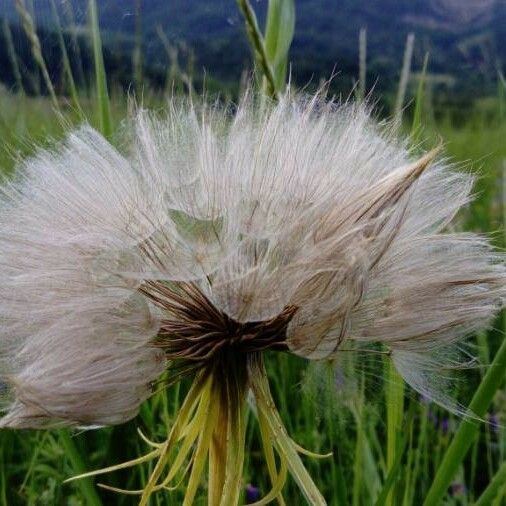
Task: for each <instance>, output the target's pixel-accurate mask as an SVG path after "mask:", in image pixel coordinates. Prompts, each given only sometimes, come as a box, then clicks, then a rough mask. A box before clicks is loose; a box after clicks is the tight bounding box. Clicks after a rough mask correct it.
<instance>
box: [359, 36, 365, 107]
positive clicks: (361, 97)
mask: <svg viewBox="0 0 506 506" xmlns="http://www.w3.org/2000/svg"><path fill="white" fill-rule="evenodd" d="M366 75H367V30H366V29H365V28H361V29H360V32H359V36H358V99H359V100H360V101H363V100H364V98H365V80H366Z"/></svg>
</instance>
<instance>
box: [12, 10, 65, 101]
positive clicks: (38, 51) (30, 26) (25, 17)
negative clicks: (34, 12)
mask: <svg viewBox="0 0 506 506" xmlns="http://www.w3.org/2000/svg"><path fill="white" fill-rule="evenodd" d="M16 10H17V11H18V14H19V17H20V18H21V24H22V25H23V30H24V31H25V34H26V36H27V37H28V40H29V41H30V46H31V50H32V55H33V59H34V60H35V62H36V63H37V65H38V66H39V68H40V70H41V72H42V77H43V78H44V82H45V84H46V88H47V91H48V93H49V96H50V97H51V101H52V102H53V106H54V108H55V109H56V110H57V111H60V105H59V104H58V99H57V98H56V93H55V91H54V86H53V83H52V82H51V78H50V77H49V71H48V70H47V66H46V62H45V61H44V57H43V56H42V48H41V45H40V40H39V36H38V35H37V31H36V30H35V24H34V22H33V18H32V16H31V15H30V13H29V12H28V9H27V8H26V5H25V2H24V0H16Z"/></svg>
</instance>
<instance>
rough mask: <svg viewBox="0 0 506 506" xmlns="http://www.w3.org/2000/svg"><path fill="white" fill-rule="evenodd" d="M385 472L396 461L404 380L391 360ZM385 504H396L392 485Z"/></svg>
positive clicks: (402, 408)
mask: <svg viewBox="0 0 506 506" xmlns="http://www.w3.org/2000/svg"><path fill="white" fill-rule="evenodd" d="M387 368H388V370H387V378H388V379H387V381H388V384H387V392H386V396H387V398H386V401H387V474H390V473H391V472H392V470H393V468H394V466H395V464H396V462H397V461H398V454H397V453H398V448H399V440H400V436H401V425H402V417H403V412H404V381H403V379H402V378H401V376H400V375H399V373H398V372H397V370H396V369H395V366H394V364H393V362H392V361H388V362H387ZM385 504H387V505H388V506H393V505H394V504H396V497H395V487H394V486H392V487H391V488H390V491H389V493H388V495H387V498H386V501H385Z"/></svg>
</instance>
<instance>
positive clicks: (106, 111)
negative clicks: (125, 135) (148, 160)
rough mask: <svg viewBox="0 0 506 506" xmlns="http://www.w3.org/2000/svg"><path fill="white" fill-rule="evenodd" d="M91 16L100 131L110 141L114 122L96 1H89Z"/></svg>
mask: <svg viewBox="0 0 506 506" xmlns="http://www.w3.org/2000/svg"><path fill="white" fill-rule="evenodd" d="M88 10H89V16H90V29H91V42H92V46H93V59H94V62H95V85H96V89H97V105H98V116H99V120H100V131H101V132H102V134H103V135H104V137H106V138H108V139H110V138H111V136H112V120H111V109H110V102H109V92H108V91H107V76H106V73H105V67H104V55H103V53H102V39H101V37H100V26H99V24H98V13H97V3H96V0H88Z"/></svg>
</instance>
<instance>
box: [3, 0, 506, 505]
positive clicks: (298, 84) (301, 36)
mask: <svg viewBox="0 0 506 506" xmlns="http://www.w3.org/2000/svg"><path fill="white" fill-rule="evenodd" d="M238 3H240V2H236V1H235V0H213V1H205V0H122V1H119V0H0V167H1V172H2V173H3V174H6V175H9V174H11V173H12V171H13V170H14V167H15V164H16V161H17V160H19V159H20V158H22V157H25V156H28V155H30V153H32V152H33V150H34V146H35V145H42V146H53V145H54V143H55V142H56V141H58V139H61V138H62V137H63V136H64V135H65V133H66V132H67V131H68V130H69V129H70V128H71V127H72V126H73V125H76V124H79V123H81V122H83V121H88V122H90V123H91V124H92V125H94V126H95V127H96V128H98V129H100V130H101V131H102V132H103V133H104V134H105V135H106V136H107V137H108V138H109V139H111V141H112V142H116V137H115V132H116V131H117V130H118V128H119V127H120V126H121V123H122V122H123V121H124V120H125V118H127V116H128V109H129V103H128V102H129V97H136V100H137V102H139V103H142V104H143V105H144V106H146V107H151V108H156V109H163V107H164V104H166V101H167V100H168V99H169V98H170V97H171V96H173V95H178V94H181V95H189V94H193V95H195V96H198V95H200V94H202V93H203V92H205V93H206V95H207V96H208V97H209V98H212V99H218V100H223V101H224V102H226V101H234V100H237V98H238V97H239V95H240V92H241V90H242V89H244V87H245V86H246V85H248V84H249V83H251V82H260V81H261V76H259V68H258V55H257V54H256V53H255V52H254V51H253V50H252V47H251V46H250V44H249V42H248V36H247V31H246V29H245V22H244V17H243V15H242V13H241V10H240V9H239V7H238ZM247 3H248V5H250V6H251V8H252V9H253V10H254V12H255V14H256V18H257V22H258V27H259V30H260V32H261V33H264V34H265V41H266V44H267V46H268V49H269V41H271V42H272V40H276V41H278V48H279V47H281V46H283V48H284V50H283V52H282V53H283V54H282V55H281V56H282V58H281V59H280V60H279V61H278V60H273V61H272V64H273V68H274V70H275V71H276V76H278V71H279V76H280V81H279V82H280V83H281V84H280V85H279V88H280V90H282V89H283V88H284V87H285V80H286V79H287V78H289V80H290V86H291V87H292V88H294V89H303V90H306V91H308V92H311V91H314V90H316V89H317V88H318V87H320V86H321V85H322V83H325V82H327V81H329V79H330V82H329V84H328V87H329V93H330V94H331V95H335V96H337V97H339V98H341V99H348V98H350V99H356V100H368V101H369V103H371V104H373V105H374V113H375V114H376V115H377V116H378V117H379V118H381V119H385V120H388V121H393V122H394V125H396V128H398V130H399V132H400V133H402V134H405V135H411V139H412V142H413V143H414V144H416V145H419V146H421V147H425V148H428V147H430V146H432V145H434V144H435V143H439V142H440V141H441V140H442V141H443V143H444V146H445V150H446V153H447V154H448V156H450V157H451V158H452V159H453V160H454V161H455V162H456V163H458V164H459V166H460V167H461V168H462V170H468V171H472V172H474V173H475V174H477V176H478V178H477V184H476V187H475V194H476V199H475V201H474V202H473V203H472V205H470V206H469V207H468V208H467V209H465V210H464V211H463V213H461V215H460V216H459V217H458V219H457V220H456V223H455V225H454V226H455V227H457V228H459V229H464V228H465V229H469V230H474V231H478V232H482V233H487V234H490V236H491V238H492V240H493V242H494V243H495V245H496V246H497V247H499V248H501V249H504V247H505V245H506V243H505V235H504V216H505V215H506V214H505V208H506V205H505V203H506V182H505V181H506V178H505V174H506V80H505V77H504V73H505V62H506V0H369V1H366V0H295V1H293V0H279V1H276V0H271V1H268V0H250V2H247ZM273 6H274V7H273ZM276 6H278V7H279V9H281V10H280V11H279V12H281V13H282V14H283V13H284V14H283V15H280V16H278V17H276V15H275V14H276ZM283 9H287V10H285V11H283ZM273 13H274V14H273ZM269 17H270V18H269ZM269 19H270V22H271V26H270V29H269V23H268V22H269ZM292 36H293V39H292ZM274 45H275V44H274ZM268 52H269V51H268ZM268 56H269V55H268ZM271 56H272V55H271ZM504 328H505V321H504V319H503V318H502V317H501V318H499V319H498V321H497V322H496V325H494V327H493V328H492V329H491V330H490V331H489V332H487V333H484V334H482V335H478V336H473V337H472V339H471V341H472V345H473V346H474V351H475V353H476V355H478V356H479V358H480V360H481V363H482V364H483V365H485V366H486V365H488V364H490V363H492V361H493V360H494V357H498V356H501V357H502V356H506V355H505V350H506V348H505V347H504V345H502V347H501V344H502V343H503V341H504V338H503V336H504ZM501 350H502V351H501ZM500 354H502V355H500ZM505 361H506V360H504V359H502V361H499V362H498V363H499V365H498V366H497V367H496V369H494V374H495V377H494V378H493V381H492V383H490V382H487V381H488V380H489V379H490V377H489V376H487V371H489V370H490V369H488V368H487V367H477V368H475V369H474V370H472V371H469V372H467V373H466V376H465V379H464V381H461V382H457V383H456V385H455V392H454V395H455V396H456V397H457V398H458V399H459V400H460V401H461V402H462V403H463V404H464V405H468V403H469V401H470V400H471V399H472V398H473V397H476V395H478V394H477V392H479V393H480V395H481V397H480V399H479V400H480V402H481V404H479V410H478V409H476V412H478V413H479V414H480V416H481V417H482V418H483V419H484V420H485V421H486V422H487V423H482V424H476V423H470V422H469V421H462V420H460V419H458V418H456V417H454V416H451V415H450V414H449V413H448V412H446V411H445V410H444V409H441V408H439V407H437V406H434V405H430V404H428V403H427V401H426V400H425V399H420V398H418V397H417V396H416V395H415V394H413V392H410V391H409V390H408V389H404V387H403V386H402V385H400V386H399V384H398V383H396V382H397V381H398V379H396V378H395V377H394V376H392V375H390V373H389V372H388V371H386V374H383V372H384V370H383V366H382V365H381V364H379V365H378V363H376V362H374V363H371V362H370V361H367V360H366V361H360V360H357V361H355V360H354V359H352V360H348V361H346V363H343V364H337V365H336V364H333V365H332V368H330V369H328V370H327V369H326V368H325V366H322V365H313V366H311V367H313V368H321V370H318V371H312V372H315V374H310V375H307V374H306V369H305V365H304V364H303V363H302V362H301V361H299V360H298V359H297V358H295V357H286V356H284V355H282V354H276V356H273V357H270V360H269V363H268V366H269V368H270V370H271V371H276V374H273V375H272V383H273V392H274V395H275V397H276V400H277V403H278V407H279V409H280V412H281V416H282V418H283V420H284V421H285V422H286V423H287V428H288V430H289V433H290V434H291V435H292V436H293V437H294V439H295V440H296V441H297V442H298V443H300V444H302V445H303V446H305V447H306V448H308V449H309V450H312V451H318V452H322V453H325V452H327V451H333V452H334V456H333V458H332V459H330V460H329V459H326V460H312V459H306V460H307V464H308V468H309V470H310V473H311V474H312V475H313V476H314V477H315V480H316V482H317V484H318V486H319V487H320V488H321V490H322V492H323V493H324V495H325V497H326V498H327V499H328V501H329V504H331V505H338V506H344V505H347V504H352V505H353V506H358V505H362V504H363V505H370V504H371V505H372V504H378V505H380V504H386V505H388V506H397V505H402V506H409V505H418V504H420V505H421V504H424V505H426V506H432V505H434V506H435V505H438V504H449V505H470V504H477V505H479V506H485V505H489V504H490V505H492V506H500V505H506V464H505V463H504V462H505V458H504V456H505V454H506V431H505V429H504V425H505V424H506V391H505V387H504V377H505V376H506V364H505ZM496 365H497V364H496ZM336 371H337V373H336ZM350 371H353V372H352V373H350ZM308 378H310V380H309V381H308ZM314 378H318V380H317V381H315V380H314ZM487 378H488V379H487ZM484 384H486V385H487V390H486V392H485V393H486V395H485V396H483V395H482V393H481V390H480V388H479V387H480V385H484ZM0 387H1V385H0ZM185 388H186V385H184V384H183V385H181V386H178V387H176V388H173V389H171V390H169V391H168V392H167V393H163V394H160V395H157V396H155V397H154V398H153V399H152V400H151V401H150V402H148V403H146V404H145V405H144V406H143V408H142V410H141V413H140V415H139V417H138V418H137V419H136V420H134V421H132V422H130V423H128V424H124V425H121V426H118V427H114V428H108V429H102V430H99V431H91V432H84V433H76V432H68V431H63V430H59V431H45V432H35V431H25V432H9V431H2V432H0V505H2V506H3V505H25V504H29V505H71V506H74V505H86V506H88V505H91V506H100V505H102V504H103V505H106V504H114V505H116V504H117V505H130V504H136V501H135V498H133V497H131V496H122V495H115V494H112V493H111V492H107V491H104V490H101V489H98V488H96V487H95V486H94V484H93V483H92V482H91V480H83V481H80V482H75V483H71V484H62V481H63V480H64V479H65V478H68V477H69V476H72V475H75V474H78V473H80V472H84V471H86V470H90V469H95V468H99V467H104V466H107V465H112V464H115V463H118V462H122V461H124V460H128V459H130V458H135V457H137V456H139V455H141V454H142V453H144V451H145V446H144V444H143V443H142V441H140V440H139V437H138V435H137V433H136V429H137V428H138V427H141V428H142V429H143V431H144V432H145V433H146V434H148V435H149V436H150V437H151V438H152V439H154V440H163V438H164V436H165V431H166V427H167V426H168V425H170V423H171V420H172V419H173V416H174V413H176V411H177V409H178V406H179V402H180V400H181V399H182V398H183V393H184V391H185ZM329 392H330V393H329ZM392 406H393V407H392ZM392 428H393V429H392ZM257 431H258V429H257V428H256V427H255V425H254V424H250V427H249V428H248V438H247V444H248V453H247V460H248V465H247V468H246V470H245V473H246V474H245V481H244V497H243V500H244V502H254V501H255V500H257V499H258V498H259V497H260V495H261V494H265V493H266V492H268V490H269V489H270V484H269V479H268V475H267V473H266V470H265V469H264V465H263V460H262V456H261V449H260V446H259V439H258V433H257ZM455 441H457V443H455ZM455 448H457V450H455ZM463 448H465V449H464V450H463ZM448 462H451V465H450V466H449V465H448ZM449 467H450V468H451V471H449ZM147 476H148V473H147V469H142V468H139V469H135V470H134V471H130V472H120V473H117V474H115V475H114V476H112V477H107V479H106V480H105V481H107V483H109V484H112V485H115V486H122V487H133V488H136V487H142V486H143V484H145V481H146V477H147ZM434 482H437V483H438V487H437V488H438V490H437V491H436V492H435V491H434V490H435V489H434V486H433V483H434ZM182 497H183V495H182V494H180V493H179V492H178V491H175V492H172V493H171V495H168V494H165V495H163V494H159V495H157V496H156V498H155V500H154V501H153V504H157V505H165V504H180V502H181V498H182ZM427 497H429V498H431V499H430V500H428V499H427ZM424 498H425V502H424ZM285 499H286V500H287V502H291V504H294V505H295V504H301V500H302V499H301V497H300V495H299V493H298V491H297V488H296V487H295V485H294V484H293V483H291V482H289V483H288V486H287V488H286V491H285ZM480 501H481V502H480ZM205 503H206V500H205V493H203V494H202V497H201V498H200V499H199V501H198V504H205Z"/></svg>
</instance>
